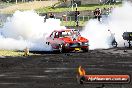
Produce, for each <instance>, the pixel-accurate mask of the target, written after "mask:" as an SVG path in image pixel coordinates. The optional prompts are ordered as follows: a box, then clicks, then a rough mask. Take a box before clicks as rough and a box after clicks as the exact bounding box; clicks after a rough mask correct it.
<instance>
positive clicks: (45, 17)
mask: <svg viewBox="0 0 132 88" xmlns="http://www.w3.org/2000/svg"><path fill="white" fill-rule="evenodd" d="M46 19H48V15H47V13H46V14H45V16H44V22H46Z"/></svg>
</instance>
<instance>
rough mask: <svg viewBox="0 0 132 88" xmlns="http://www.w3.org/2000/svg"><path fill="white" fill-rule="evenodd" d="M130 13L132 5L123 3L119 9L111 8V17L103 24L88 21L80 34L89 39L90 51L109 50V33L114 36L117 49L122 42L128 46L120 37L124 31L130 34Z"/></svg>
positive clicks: (131, 27) (131, 16) (110, 40)
mask: <svg viewBox="0 0 132 88" xmlns="http://www.w3.org/2000/svg"><path fill="white" fill-rule="evenodd" d="M131 11H132V3H130V2H124V3H123V5H122V6H121V7H116V8H113V10H112V13H111V15H110V16H109V17H108V18H106V19H104V20H103V22H98V21H97V20H96V19H92V20H90V21H89V22H88V23H87V24H86V26H85V27H84V30H83V31H82V32H81V34H82V36H85V37H86V38H88V39H89V44H90V49H99V48H101V49H104V48H111V47H112V46H111V42H112V40H113V37H111V33H112V34H114V36H115V39H116V41H117V43H118V47H123V45H124V42H125V43H126V44H128V43H127V42H126V41H124V40H123V38H122V35H123V32H126V31H127V32H132V25H131V23H132V13H130V12H131ZM108 30H110V31H108ZM110 32H111V33H110Z"/></svg>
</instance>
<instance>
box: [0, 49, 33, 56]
mask: <svg viewBox="0 0 132 88" xmlns="http://www.w3.org/2000/svg"><path fill="white" fill-rule="evenodd" d="M23 55H24V52H21V51H15V50H0V56H23ZM29 55H33V53H30V54H29Z"/></svg>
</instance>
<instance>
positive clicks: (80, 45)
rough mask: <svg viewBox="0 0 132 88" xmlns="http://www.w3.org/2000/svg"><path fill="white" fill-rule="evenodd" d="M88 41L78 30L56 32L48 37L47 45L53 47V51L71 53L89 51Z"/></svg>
mask: <svg viewBox="0 0 132 88" xmlns="http://www.w3.org/2000/svg"><path fill="white" fill-rule="evenodd" d="M88 43H89V41H88V39H86V38H84V37H82V36H81V35H80V33H79V31H78V30H75V29H64V30H58V31H57V30H55V31H53V32H52V33H51V35H50V36H49V37H47V42H46V44H48V45H51V46H52V49H53V51H59V52H69V51H84V52H88V50H89V45H88Z"/></svg>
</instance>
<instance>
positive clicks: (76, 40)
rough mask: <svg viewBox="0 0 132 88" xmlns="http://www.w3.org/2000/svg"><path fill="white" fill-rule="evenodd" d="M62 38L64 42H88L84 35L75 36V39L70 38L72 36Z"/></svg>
mask: <svg viewBox="0 0 132 88" xmlns="http://www.w3.org/2000/svg"><path fill="white" fill-rule="evenodd" d="M62 40H63V41H64V42H66V43H73V42H88V39H86V38H84V37H81V36H80V37H77V38H76V39H75V38H72V37H64V38H62Z"/></svg>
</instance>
